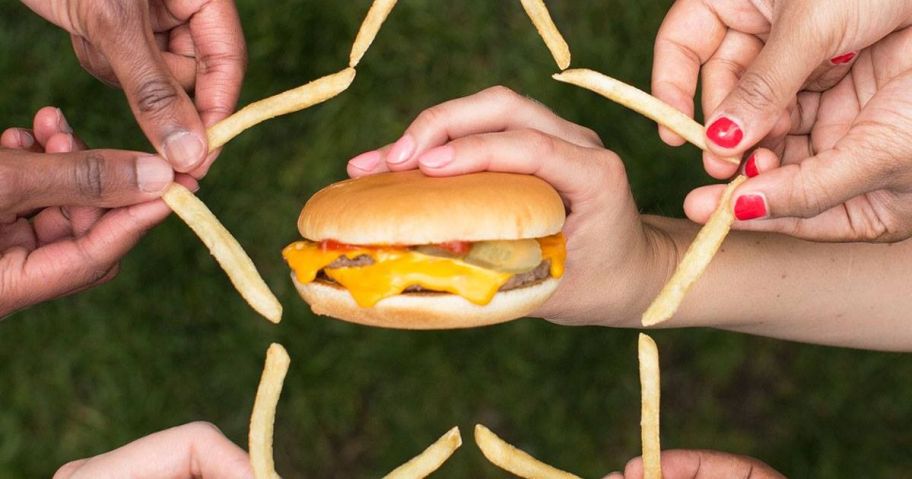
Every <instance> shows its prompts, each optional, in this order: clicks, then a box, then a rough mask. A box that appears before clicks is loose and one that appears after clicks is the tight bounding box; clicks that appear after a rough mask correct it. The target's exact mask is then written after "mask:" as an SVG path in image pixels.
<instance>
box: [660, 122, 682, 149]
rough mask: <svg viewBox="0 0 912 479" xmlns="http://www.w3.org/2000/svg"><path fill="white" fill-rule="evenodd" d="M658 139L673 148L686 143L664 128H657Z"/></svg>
mask: <svg viewBox="0 0 912 479" xmlns="http://www.w3.org/2000/svg"><path fill="white" fill-rule="evenodd" d="M659 138H661V139H662V141H663V142H665V144H666V145H668V146H673V147H678V146H681V145H683V144H684V143H686V141H685V140H684V138H682V137H681V136H679V135H678V134H677V133H675V132H673V131H671V130H669V129H668V128H665V127H664V126H659Z"/></svg>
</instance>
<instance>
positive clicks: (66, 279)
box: [0, 107, 195, 318]
mask: <svg viewBox="0 0 912 479" xmlns="http://www.w3.org/2000/svg"><path fill="white" fill-rule="evenodd" d="M0 176H2V178H3V181H2V182H0V185H2V186H3V191H2V194H0V278H2V279H0V318H2V317H4V316H7V315H9V314H10V313H12V312H14V311H17V310H19V309H22V308H25V307H27V306H30V305H33V304H37V303H40V302H42V301H46V300H49V299H53V298H57V297H60V296H64V295H67V294H71V293H75V292H78V291H81V290H84V289H87V288H91V287H94V286H97V285H100V284H102V283H104V282H107V281H109V280H111V279H112V278H114V276H116V274H117V263H118V261H119V260H120V258H121V257H122V256H123V255H124V254H126V253H127V251H129V250H130V249H131V248H132V247H133V245H135V244H136V242H137V241H139V239H140V238H141V237H142V235H143V234H144V233H145V232H146V231H147V230H148V229H150V228H151V227H152V226H154V225H156V224H158V223H160V222H161V221H162V220H164V219H165V218H166V217H167V216H168V214H169V212H170V210H169V209H168V207H167V206H166V205H165V204H164V202H162V201H161V200H157V198H158V197H159V196H160V195H161V193H162V191H164V189H165V188H166V187H167V186H168V185H170V184H171V183H172V181H173V180H174V172H173V170H171V168H170V165H168V164H167V163H166V162H165V161H164V160H162V159H161V158H158V157H155V156H150V155H149V154H147V153H137V152H129V151H119V150H86V149H85V145H84V144H83V143H82V141H81V140H80V139H79V138H78V137H76V136H75V135H74V133H73V130H72V129H71V128H70V127H69V125H68V124H67V123H66V119H65V118H64V117H63V114H62V112H61V111H60V110H59V109H57V108H51V107H46V108H43V109H41V110H40V111H38V113H37V114H36V115H35V120H34V125H33V128H32V129H24V128H10V129H7V130H6V131H4V132H3V134H2V135H0ZM180 181H181V182H182V183H185V184H186V185H187V186H189V187H192V188H195V182H193V181H190V179H188V178H182V179H180ZM108 208H110V209H108Z"/></svg>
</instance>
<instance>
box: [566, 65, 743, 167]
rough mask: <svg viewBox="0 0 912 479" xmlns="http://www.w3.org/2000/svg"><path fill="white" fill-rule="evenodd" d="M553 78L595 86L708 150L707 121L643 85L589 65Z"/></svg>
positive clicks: (609, 96)
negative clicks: (596, 69)
mask: <svg viewBox="0 0 912 479" xmlns="http://www.w3.org/2000/svg"><path fill="white" fill-rule="evenodd" d="M553 78H554V79H555V80H557V81H560V82H564V83H570V84H572V85H576V86H579V87H582V88H585V89H587V90H591V91H593V92H595V93H598V94H599V95H602V96H603V97H605V98H607V99H609V100H611V101H614V102H616V103H620V104H621V105H624V106H625V107H627V108H630V109H631V110H633V111H635V112H637V113H639V114H641V115H643V116H645V117H647V118H649V119H651V120H652V121H654V122H656V123H658V124H659V125H662V126H664V127H666V128H668V129H669V130H671V131H673V132H675V133H677V134H678V135H680V136H681V137H682V138H684V139H685V140H687V141H688V142H690V143H691V144H693V145H694V146H696V147H697V148H699V149H701V150H704V151H705V150H706V141H705V139H704V131H705V129H704V128H703V125H701V124H699V123H697V122H696V121H694V120H693V119H692V118H690V117H688V116H687V115H685V114H684V113H681V112H680V111H679V110H677V109H676V108H674V107H673V106H671V105H669V104H667V103H665V102H663V101H662V100H659V99H658V98H656V97H654V96H652V95H650V94H648V93H646V92H644V91H643V90H640V89H639V88H636V87H634V86H631V85H628V84H626V83H624V82H622V81H619V80H615V79H614V78H611V77H609V76H607V75H604V74H602V73H599V72H596V71H593V70H589V69H585V68H575V69H573V70H567V71H564V72H562V73H557V74H555V75H554V76H553ZM723 160H725V161H727V162H729V163H734V164H736V165H740V164H741V161H740V160H739V159H738V158H723Z"/></svg>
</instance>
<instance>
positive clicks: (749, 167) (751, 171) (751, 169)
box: [744, 153, 760, 178]
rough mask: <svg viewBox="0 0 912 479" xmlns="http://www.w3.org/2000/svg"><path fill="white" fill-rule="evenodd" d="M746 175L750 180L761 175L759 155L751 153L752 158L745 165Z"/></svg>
mask: <svg viewBox="0 0 912 479" xmlns="http://www.w3.org/2000/svg"><path fill="white" fill-rule="evenodd" d="M744 174H745V175H747V177H748V178H753V177H755V176H757V175H759V174H760V172H759V171H758V170H757V154H756V153H751V156H750V157H748V158H747V161H746V162H745V163H744Z"/></svg>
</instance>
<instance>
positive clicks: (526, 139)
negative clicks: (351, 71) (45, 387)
mask: <svg viewBox="0 0 912 479" xmlns="http://www.w3.org/2000/svg"><path fill="white" fill-rule="evenodd" d="M639 161H651V160H650V159H641V160H639ZM655 161H660V160H655ZM416 168H417V169H420V170H421V172H422V173H424V174H425V175H427V176H431V177H435V178H438V177H452V176H457V175H466V174H469V173H476V172H480V171H495V172H509V173H519V174H527V175H534V176H537V177H539V178H541V179H543V180H545V181H546V182H548V183H550V184H551V185H552V186H553V187H554V189H555V190H557V192H558V194H559V195H560V197H561V199H562V200H563V202H564V205H565V206H566V208H567V210H568V211H569V214H568V216H567V220H566V222H565V224H564V227H563V235H564V237H565V238H566V241H567V247H566V248H567V261H566V266H565V272H564V275H563V276H562V278H561V282H560V285H559V286H558V288H557V291H556V292H555V293H554V295H553V296H552V297H551V298H550V299H549V300H548V301H546V302H545V303H544V304H543V305H542V306H541V307H540V308H538V309H537V310H535V311H534V312H532V313H531V315H532V316H539V317H544V318H548V319H549V320H552V321H554V322H557V323H560V324H572V325H583V324H597V325H603V326H622V327H640V323H639V319H640V315H641V314H642V312H643V311H644V310H645V309H646V307H647V306H648V304H649V302H650V301H651V299H652V298H654V297H655V295H656V294H657V293H658V291H659V289H660V288H661V286H662V285H663V284H664V283H665V281H666V280H667V279H668V277H669V275H670V274H671V273H672V271H673V270H674V267H675V265H676V264H677V262H678V260H679V257H678V255H680V254H681V253H682V252H683V251H684V250H685V249H686V247H687V245H688V244H690V242H691V241H692V240H693V237H694V236H695V235H696V232H697V230H698V225H696V224H694V223H691V222H689V221H687V220H682V219H674V218H665V217H659V216H649V215H640V214H639V212H638V210H637V207H636V204H635V202H634V200H633V196H632V194H631V191H630V187H629V185H628V182H627V177H626V174H625V171H624V166H623V164H622V163H621V160H620V159H619V158H618V156H617V155H615V154H614V153H612V152H611V151H608V150H606V149H604V148H603V147H602V145H601V142H600V141H599V139H598V137H597V136H596V135H595V134H594V133H593V132H592V131H591V130H588V129H586V128H583V127H581V126H578V125H575V124H573V123H570V122H568V121H566V120H563V119H561V118H560V117H558V116H557V115H555V114H554V113H553V112H551V111H550V110H548V109H547V108H546V107H544V106H543V105H541V104H539V103H536V102H534V101H531V100H529V99H527V98H525V97H523V96H521V95H518V94H516V93H514V92H512V91H510V90H508V89H506V88H503V87H495V88H491V89H488V90H485V91H483V92H480V93H477V94H475V95H472V96H468V97H465V98H460V99H456V100H452V101H448V102H446V103H443V104H440V105H437V106H435V107H432V108H430V109H428V110H426V111H425V112H423V113H422V114H421V115H419V116H418V118H417V119H416V120H415V121H414V122H413V123H412V124H411V125H410V126H409V127H408V129H407V130H406V132H405V135H404V136H403V137H402V138H401V139H400V140H398V141H397V142H396V143H395V144H393V145H390V146H387V147H383V148H380V149H379V150H376V151H371V152H368V153H365V154H363V155H360V156H358V157H356V158H354V159H352V160H351V161H350V162H349V165H348V171H349V173H350V174H351V175H352V176H355V177H363V176H368V175H372V174H377V173H381V172H386V171H391V170H392V171H405V170H413V169H416ZM391 194H400V195H403V199H406V197H405V196H404V195H407V194H408V193H407V192H406V190H404V189H403V190H400V191H399V192H398V193H391ZM358 206H359V205H355V204H353V205H351V207H352V208H356V207H358ZM491 208H496V206H495V205H494V204H493V203H492V205H491ZM847 262H848V263H849V264H851V265H852V269H851V273H852V274H850V275H849V274H845V273H846V264H847ZM910 268H912V241H904V242H901V243H897V244H894V245H892V246H887V245H874V244H820V243H811V242H806V241H802V240H798V239H795V238H790V237H787V236H783V235H777V234H770V233H759V232H734V233H732V234H731V235H730V236H729V237H728V239H727V240H726V242H725V245H724V247H723V249H722V251H720V252H719V254H718V255H717V256H716V258H715V259H714V260H713V263H712V265H711V266H710V267H709V269H708V270H707V271H706V274H704V275H703V277H701V279H700V281H698V282H697V284H695V285H694V287H693V289H692V290H691V292H690V294H689V295H688V297H687V299H685V301H684V303H683V304H682V306H681V309H680V310H679V311H678V314H677V315H676V316H675V317H674V318H673V319H672V320H670V321H668V322H666V323H663V324H662V326H663V327H692V326H704V327H715V328H721V329H728V330H733V331H739V332H745V333H751V334H758V335H763V336H769V337H776V338H785V339H791V340H796V341H806V342H812V343H819V344H831V345H840V346H851V347H860V348H869V349H885V350H912V330H910V329H909V328H907V327H906V326H905V322H906V318H907V316H908V315H907V314H906V313H905V312H906V311H908V310H909V309H910V308H912V290H910V289H909V283H908V280H907V276H908V274H907V272H908V270H909V269H910ZM808 291H814V292H816V293H815V294H807V292H808ZM745 304H749V305H750V306H749V307H746V306H745Z"/></svg>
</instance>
